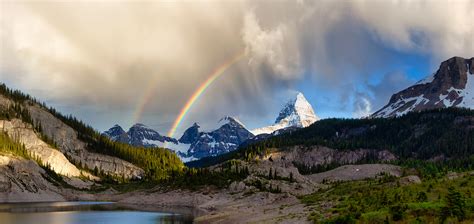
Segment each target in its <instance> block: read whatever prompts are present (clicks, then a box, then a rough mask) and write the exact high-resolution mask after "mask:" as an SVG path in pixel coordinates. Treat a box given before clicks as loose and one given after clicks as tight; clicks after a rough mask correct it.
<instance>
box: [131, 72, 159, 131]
mask: <svg viewBox="0 0 474 224" xmlns="http://www.w3.org/2000/svg"><path fill="white" fill-rule="evenodd" d="M158 82H159V76H155V78H154V79H153V80H151V81H150V82H149V83H148V86H147V88H146V89H145V92H144V94H143V96H142V97H141V98H140V101H138V104H137V107H136V109H135V113H134V114H133V124H136V123H138V122H139V121H140V119H141V117H142V114H143V112H144V111H145V108H146V106H147V104H148V102H150V100H151V98H152V97H153V95H154V94H155V92H156V89H157V86H158Z"/></svg>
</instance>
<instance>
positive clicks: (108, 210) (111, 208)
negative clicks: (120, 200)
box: [0, 202, 193, 224]
mask: <svg viewBox="0 0 474 224" xmlns="http://www.w3.org/2000/svg"><path fill="white" fill-rule="evenodd" d="M186 210H187V211H186ZM177 211H178V212H181V213H177ZM192 220H193V218H192V212H190V211H189V209H183V208H179V209H176V208H157V207H149V206H148V207H146V206H137V205H127V204H117V203H110V202H45V203H10V204H0V223H1V224H49V223H50V224H95V223H96V224H126V223H127V224H128V223H131V224H135V223H137V224H151V223H153V224H157V223H192Z"/></svg>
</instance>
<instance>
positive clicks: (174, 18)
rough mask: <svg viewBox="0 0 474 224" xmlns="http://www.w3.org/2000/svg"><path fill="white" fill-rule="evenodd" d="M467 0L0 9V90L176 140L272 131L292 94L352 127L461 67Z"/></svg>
mask: <svg viewBox="0 0 474 224" xmlns="http://www.w3.org/2000/svg"><path fill="white" fill-rule="evenodd" d="M472 21H474V1H469V0H453V1H439V0H432V1H430V0H425V1H421V0H420V1H415V0H411V1H389V0H387V1H375V0H369V1H359V0H346V1H342V0H341V1H338V0H335V1H324V0H322V1H314V0H312V1H304V0H298V1H283V0H281V1H280V0H278V1H246V0H242V1H238V0H232V1H211V0H207V1H198V0H196V1H140V2H137V1H127V0H125V1H111V0H108V1H95V0H92V1H91V0H88V1H5V0H1V1H0V38H1V42H0V81H1V82H4V83H6V84H7V85H8V86H9V87H12V88H17V89H20V90H22V91H24V92H27V93H29V94H31V95H33V96H35V97H36V98H38V99H40V100H41V101H45V102H46V103H47V104H48V105H51V106H53V107H56V108H57V109H58V110H59V111H61V112H63V113H64V114H73V115H74V116H76V117H78V118H80V119H82V120H84V121H85V122H87V123H89V124H91V125H92V126H93V127H94V128H96V129H97V130H99V131H104V130H107V129H108V128H110V127H112V126H113V125H114V124H119V125H121V126H122V127H123V128H124V129H128V128H129V127H130V126H131V125H133V124H134V123H135V122H140V123H144V124H146V125H148V126H150V127H152V128H154V129H156V130H158V131H159V132H160V133H167V132H168V131H169V129H170V128H171V126H172V124H173V122H174V121H175V119H176V117H177V116H178V114H179V113H180V111H181V110H182V108H183V107H184V106H185V104H186V102H187V101H188V99H189V98H191V96H192V95H193V93H194V92H195V91H196V90H197V89H198V88H199V87H200V86H201V85H202V84H203V83H204V82H205V81H206V80H207V79H208V78H209V77H210V76H212V74H213V71H215V70H216V69H218V68H220V67H222V65H225V64H226V62H228V61H229V60H231V59H232V58H234V57H235V55H238V54H239V53H240V52H244V55H243V56H242V57H240V58H239V60H237V61H236V62H235V63H233V64H232V65H230V66H228V68H227V69H225V71H224V72H223V73H222V74H221V75H220V76H219V77H218V78H217V79H216V80H215V81H214V82H212V83H211V84H210V85H209V87H208V88H207V89H206V90H205V91H204V92H203V94H202V95H201V96H200V97H199V98H198V99H197V100H196V101H195V103H194V104H193V106H192V107H191V108H190V110H189V111H188V113H187V114H186V116H184V117H183V121H182V123H181V124H180V125H179V126H178V130H177V136H174V137H179V136H180V135H181V133H182V132H183V131H184V129H186V128H187V127H189V126H190V125H192V123H194V122H198V123H200V124H201V126H203V127H205V128H206V127H208V128H212V127H213V125H216V123H217V122H218V120H219V119H220V118H221V117H223V116H227V115H229V116H235V117H237V118H239V120H241V121H242V122H243V123H244V124H245V125H246V126H247V127H248V128H249V129H253V128H258V127H261V126H266V125H269V124H271V123H272V122H274V119H275V118H276V116H277V115H278V112H279V109H280V108H281V107H282V106H283V105H284V104H285V103H286V101H287V100H288V99H289V98H291V97H292V96H294V95H295V93H296V92H302V93H303V94H304V95H305V96H306V98H307V99H308V101H309V102H310V103H311V104H312V106H313V108H314V110H315V112H316V114H317V115H318V116H319V117H321V118H329V117H352V118H358V117H364V116H367V115H369V114H371V113H373V112H375V111H376V110H378V109H380V108H381V107H382V106H384V105H385V104H386V103H387V102H388V100H389V98H390V96H391V95H392V94H393V93H395V92H397V91H400V90H402V89H404V88H406V87H408V86H409V85H411V84H414V83H415V82H416V81H418V80H420V79H422V78H423V77H425V76H428V75H430V74H432V73H434V72H435V71H436V70H437V68H438V66H439V64H440V63H441V62H442V61H444V60H446V59H448V58H450V57H453V56H461V57H469V58H470V57H473V56H474V43H473V42H474V25H473V22H472Z"/></svg>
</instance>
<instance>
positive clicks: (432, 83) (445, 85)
mask: <svg viewBox="0 0 474 224" xmlns="http://www.w3.org/2000/svg"><path fill="white" fill-rule="evenodd" d="M449 107H463V108H470V109H474V58H470V59H465V58H461V57H453V58H450V59H448V60H446V61H444V62H442V63H441V65H440V67H439V69H438V70H437V71H436V72H435V73H434V74H433V75H431V76H428V77H427V78H425V79H423V80H421V81H419V82H417V83H415V84H414V85H412V86H410V87H408V88H406V89H404V90H402V91H400V92H398V93H396V94H394V95H392V97H391V98H390V101H389V103H388V104H387V105H385V106H384V107H383V108H382V109H380V110H378V111H377V112H375V113H374V114H372V116H371V117H375V118H383V117H396V116H401V115H404V114H406V113H408V112H411V111H421V110H427V109H436V108H449Z"/></svg>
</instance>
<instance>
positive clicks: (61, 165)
mask: <svg viewBox="0 0 474 224" xmlns="http://www.w3.org/2000/svg"><path fill="white" fill-rule="evenodd" d="M12 104H13V103H12V101H11V100H9V99H7V98H5V97H4V96H1V95H0V109H1V108H7V107H8V106H11V105H12ZM24 106H25V107H26V108H27V109H28V111H29V113H30V115H31V117H32V119H33V120H34V122H35V123H40V124H41V128H42V131H43V134H45V135H46V136H47V137H48V138H49V139H52V140H53V141H54V142H55V143H56V144H57V146H58V149H54V148H52V147H51V146H49V145H48V144H47V143H45V142H44V141H42V140H41V138H40V137H39V136H38V135H37V133H35V131H34V130H33V127H32V126H31V125H30V124H27V123H24V122H23V121H21V120H19V119H12V120H11V121H7V120H2V121H0V129H1V130H3V131H6V132H7V133H8V135H9V136H10V137H11V138H14V139H16V140H18V141H20V142H21V143H23V144H25V146H26V148H27V150H29V151H31V153H32V154H33V155H34V156H37V157H39V158H40V159H41V161H42V162H44V163H45V164H49V165H50V166H51V168H52V169H53V170H54V171H55V172H56V173H58V174H61V175H64V176H70V177H78V176H81V171H80V170H79V169H78V168H77V167H76V166H75V165H74V164H73V163H75V164H82V166H84V167H87V168H89V169H94V168H95V167H97V169H99V170H100V171H102V172H104V173H105V174H112V175H116V176H123V177H125V178H138V177H142V176H143V175H144V171H143V170H142V169H140V168H138V167H137V166H135V165H133V164H131V163H129V162H127V161H124V160H122V159H119V158H116V157H112V156H108V155H103V154H98V153H93V152H89V151H88V150H87V147H86V146H87V145H86V143H84V142H83V141H81V140H79V139H78V134H77V132H76V131H75V130H74V129H72V128H71V127H69V126H67V125H66V124H65V123H63V122H62V121H61V120H59V119H58V118H56V117H55V116H54V115H52V114H51V113H49V112H48V111H46V110H44V109H43V108H41V107H39V106H38V105H36V104H25V105H24ZM82 175H86V176H89V177H91V175H90V174H86V173H85V172H82Z"/></svg>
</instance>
